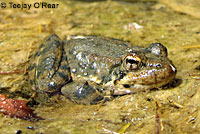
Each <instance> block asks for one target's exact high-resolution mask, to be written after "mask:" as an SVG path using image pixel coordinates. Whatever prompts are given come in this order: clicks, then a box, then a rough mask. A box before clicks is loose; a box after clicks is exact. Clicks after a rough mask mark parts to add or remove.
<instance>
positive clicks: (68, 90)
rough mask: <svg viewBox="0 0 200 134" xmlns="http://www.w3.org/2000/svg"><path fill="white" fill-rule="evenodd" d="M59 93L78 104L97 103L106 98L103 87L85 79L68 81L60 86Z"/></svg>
mask: <svg viewBox="0 0 200 134" xmlns="http://www.w3.org/2000/svg"><path fill="white" fill-rule="evenodd" d="M61 93H62V94H63V95H64V96H66V97H67V98H68V99H70V100H71V101H72V102H75V103H78V104H97V103H99V102H102V101H105V100H106V98H105V93H104V92H103V88H102V87H101V86H99V85H97V84H96V83H93V82H87V81H75V82H71V83H68V84H66V85H65V86H63V87H62V88H61Z"/></svg>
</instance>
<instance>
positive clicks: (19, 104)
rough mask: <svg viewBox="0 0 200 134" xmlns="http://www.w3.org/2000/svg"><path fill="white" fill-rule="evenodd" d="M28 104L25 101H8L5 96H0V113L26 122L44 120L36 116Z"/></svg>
mask: <svg viewBox="0 0 200 134" xmlns="http://www.w3.org/2000/svg"><path fill="white" fill-rule="evenodd" d="M26 103H27V102H26V101H24V100H16V99H8V98H7V97H6V95H5V94H0V113H3V114H4V115H8V116H10V117H17V118H21V119H24V120H32V119H34V118H35V119H36V118H37V119H42V118H41V117H38V116H36V114H34V113H33V110H32V109H30V108H29V107H27V106H26Z"/></svg>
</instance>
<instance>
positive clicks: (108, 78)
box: [29, 34, 176, 104]
mask: <svg viewBox="0 0 200 134" xmlns="http://www.w3.org/2000/svg"><path fill="white" fill-rule="evenodd" d="M175 75H176V68H175V67H174V65H173V64H172V62H171V61H170V60H169V59H168V57H167V49H166V47H165V46H163V45H162V44H159V43H153V44H151V45H150V46H149V47H147V48H141V47H137V46H133V45H132V44H130V43H127V42H124V41H121V40H117V39H112V38H105V37H98V36H74V37H71V39H66V40H64V41H62V40H60V39H59V38H58V37H57V36H56V35H55V34H53V35H51V36H49V37H48V38H47V39H46V40H45V41H44V43H43V44H42V45H41V46H40V48H39V50H38V51H37V53H36V54H35V55H33V56H31V58H30V66H29V79H30V82H31V85H32V88H33V90H35V91H36V92H37V93H42V94H48V96H49V95H52V94H54V93H57V92H60V93H62V94H63V95H65V96H66V97H67V98H69V99H70V100H72V101H74V102H77V103H82V104H88V103H90V104H95V103H97V102H98V101H99V100H102V99H103V96H105V95H111V96H112V95H124V94H129V93H135V92H138V91H141V90H146V89H151V88H155V87H160V86H162V85H165V84H167V83H169V82H170V81H171V80H172V79H173V78H174V77H175Z"/></svg>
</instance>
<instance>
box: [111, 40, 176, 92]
mask: <svg viewBox="0 0 200 134" xmlns="http://www.w3.org/2000/svg"><path fill="white" fill-rule="evenodd" d="M119 70H120V71H119ZM119 70H118V72H117V73H116V72H115V74H117V78H116V80H115V81H114V84H115V85H122V86H123V87H124V88H123V90H121V91H118V92H117V90H116V93H115V94H127V93H131V92H135V91H133V90H136V91H137V89H139V90H140V89H142V90H144V89H152V88H157V87H161V86H163V85H166V84H167V83H169V82H170V81H171V80H172V79H174V77H175V75H176V72H177V71H176V68H175V66H174V65H173V64H172V62H171V61H170V60H169V59H168V57H167V49H166V47H165V46H163V45H162V44H160V43H153V44H151V45H149V46H148V47H147V48H145V49H142V51H141V50H140V51H137V50H136V51H132V52H130V53H128V54H127V55H125V56H124V57H123V58H122V59H121V65H120V69H119Z"/></svg>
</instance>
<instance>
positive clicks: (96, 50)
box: [64, 36, 141, 58]
mask: <svg viewBox="0 0 200 134" xmlns="http://www.w3.org/2000/svg"><path fill="white" fill-rule="evenodd" d="M64 47H65V51H66V52H69V54H74V55H77V54H78V53H79V52H85V53H88V54H95V55H98V56H105V57H110V58H112V57H113V58H120V57H122V55H125V54H127V53H128V52H130V51H132V49H135V50H139V49H140V48H141V47H138V46H133V45H131V44H130V43H127V42H124V41H121V40H118V39H113V38H106V37H101V36H75V37H73V38H72V39H70V40H65V46H64Z"/></svg>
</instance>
